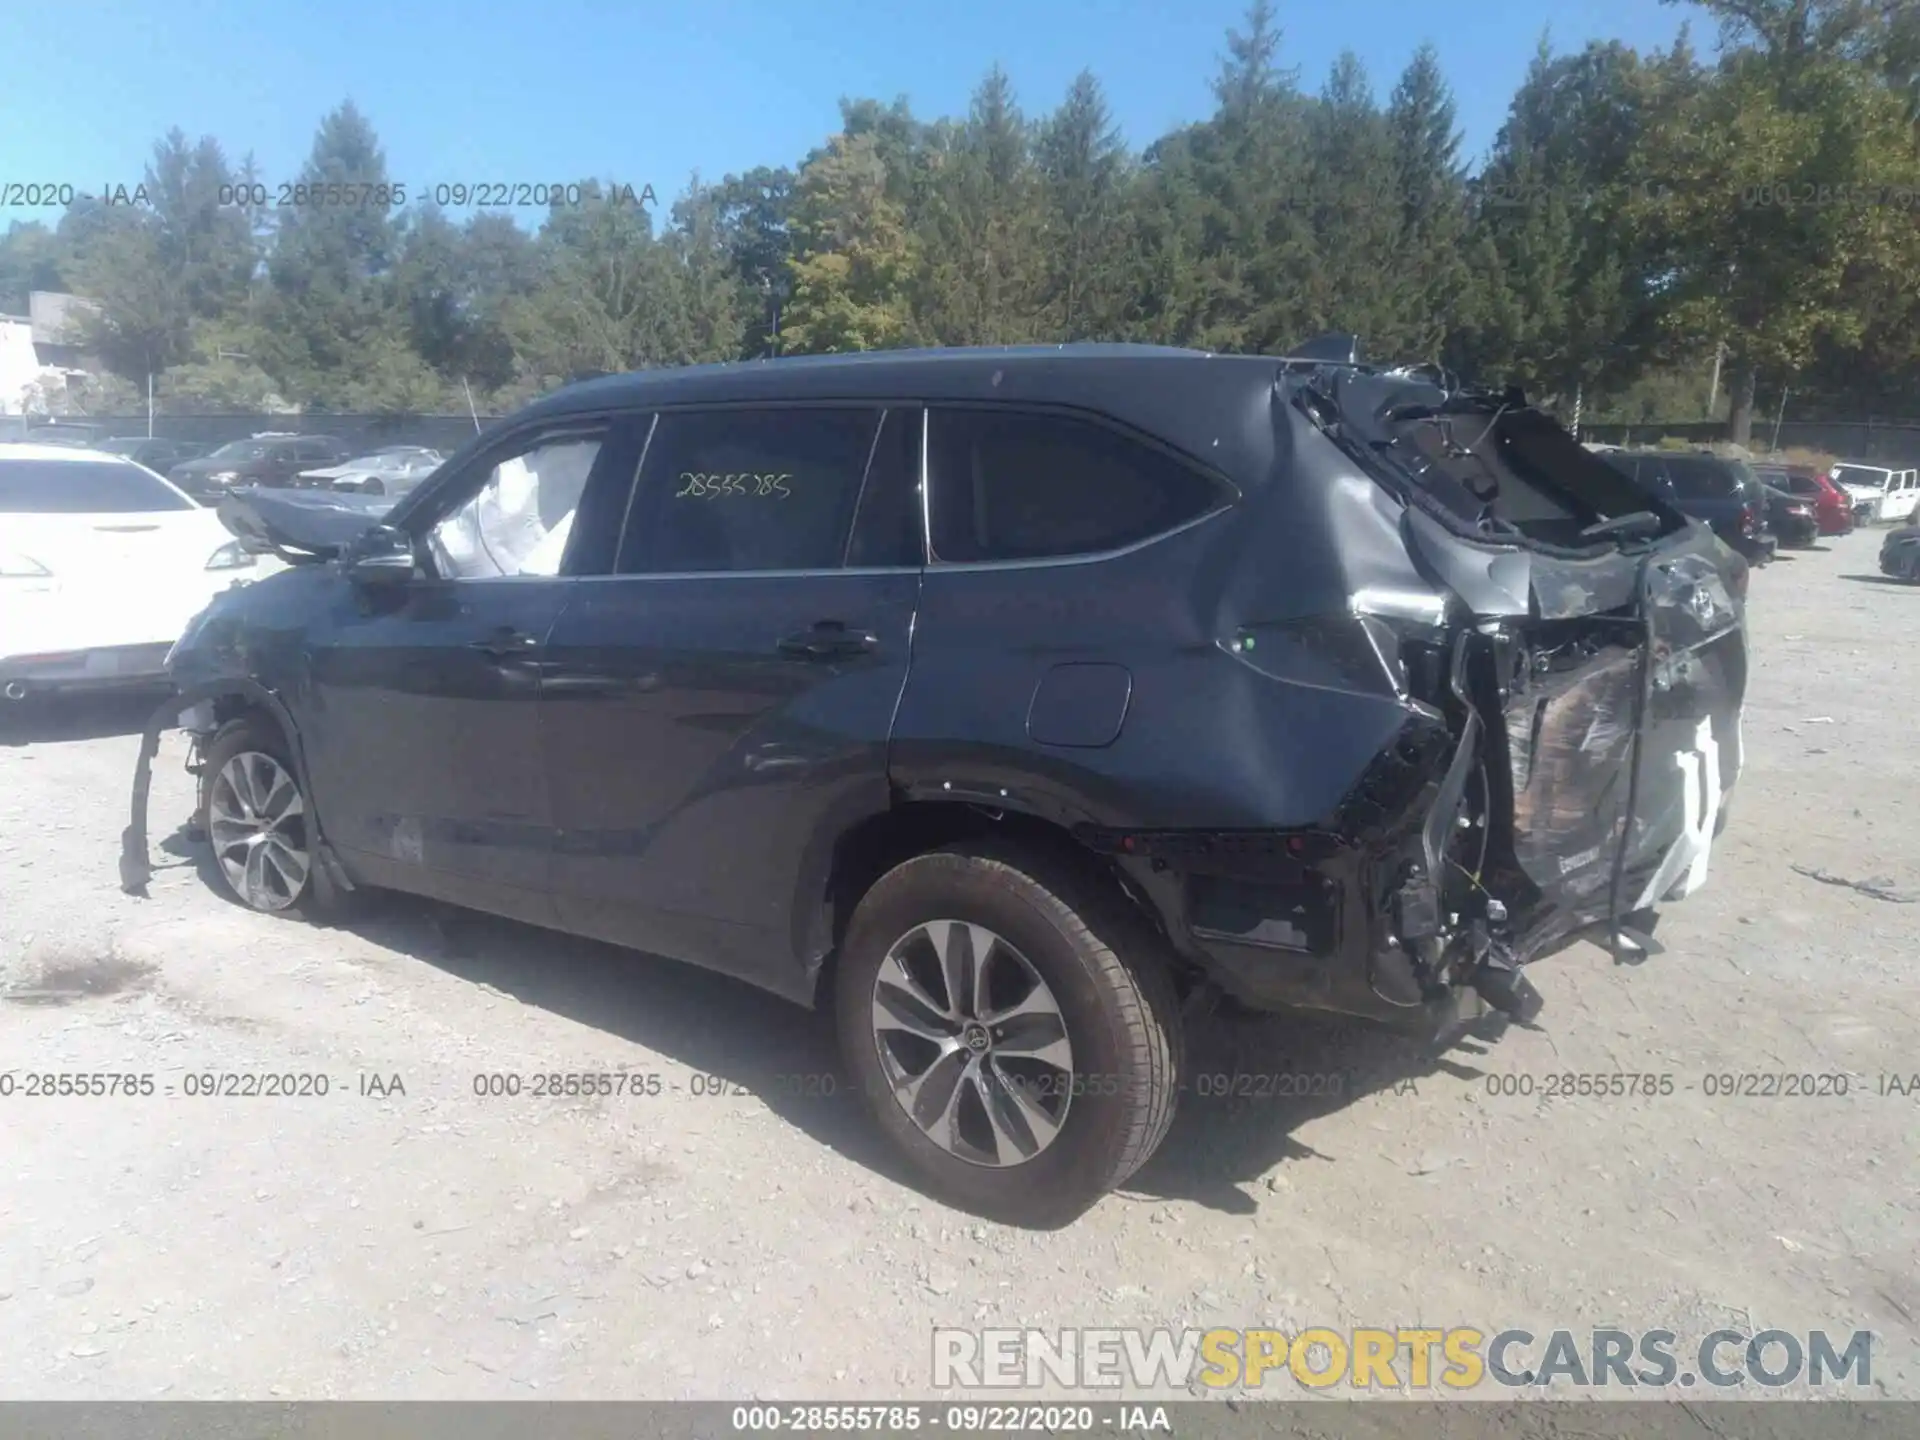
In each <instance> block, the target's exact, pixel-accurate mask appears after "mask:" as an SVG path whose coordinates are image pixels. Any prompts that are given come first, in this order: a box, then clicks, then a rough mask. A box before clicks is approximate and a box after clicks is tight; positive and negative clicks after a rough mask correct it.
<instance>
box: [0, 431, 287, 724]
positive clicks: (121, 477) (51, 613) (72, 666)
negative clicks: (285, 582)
mask: <svg viewBox="0 0 1920 1440" xmlns="http://www.w3.org/2000/svg"><path fill="white" fill-rule="evenodd" d="M274 568H279V567H278V566H277V565H276V566H274ZM265 569H266V567H265V566H264V565H263V563H262V562H261V560H260V559H259V558H258V557H256V556H255V555H253V554H251V553H250V552H248V551H247V550H245V549H243V548H242V547H241V545H240V542H239V541H237V540H235V539H234V538H233V536H232V535H230V534H229V533H228V532H227V530H226V527H224V526H223V525H222V524H221V523H220V517H219V516H218V515H217V514H215V513H214V512H213V511H212V510H209V509H206V508H204V507H202V506H201V505H199V504H197V503H196V502H195V501H193V500H192V499H190V498H188V496H187V495H186V493H185V492H184V491H182V490H180V489H179V488H177V487H176V486H174V485H171V484H169V483H168V482H167V481H165V480H163V479H161V478H160V477H159V476H158V475H156V474H154V473H153V471H151V470H149V469H147V468H146V467H145V466H144V465H137V464H135V463H134V462H133V461H131V460H129V459H127V458H126V457H124V456H121V455H110V454H107V453H105V452H102V451H97V450H83V449H77V448H74V447H72V446H65V445H32V444H0V695H4V696H5V697H6V699H8V700H20V699H23V698H25V697H26V696H28V695H31V694H35V693H39V692H44V691H63V690H84V689H101V688H110V687H114V686H122V685H143V684H155V683H159V682H162V681H163V680H164V679H165V670H164V668H163V662H164V661H165V659H166V655H167V651H168V649H169V648H171V646H172V645H173V642H174V641H175V640H176V639H178V638H179V636H180V632H181V631H182V630H183V629H185V628H186V623H187V621H188V620H190V619H192V618H193V616H195V615H197V614H198V613H199V612H200V611H201V610H202V609H204V608H205V607H206V605H207V603H208V602H209V601H211V600H212V599H213V597H214V596H215V595H216V594H217V593H218V592H220V591H222V590H225V589H227V588H228V587H230V586H231V585H232V584H233V583H234V582H235V581H236V580H247V579H252V578H254V577H255V576H257V575H260V574H263V573H265Z"/></svg>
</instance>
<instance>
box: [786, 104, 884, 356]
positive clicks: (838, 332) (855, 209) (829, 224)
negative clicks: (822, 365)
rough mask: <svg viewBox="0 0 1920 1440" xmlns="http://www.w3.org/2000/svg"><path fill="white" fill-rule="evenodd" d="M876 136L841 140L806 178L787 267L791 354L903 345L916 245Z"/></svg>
mask: <svg viewBox="0 0 1920 1440" xmlns="http://www.w3.org/2000/svg"><path fill="white" fill-rule="evenodd" d="M887 188H888V174H887V165H886V161H885V160H884V158H883V157H882V155H881V153H880V146H879V144H878V142H877V141H876V139H875V138H874V137H873V136H872V135H861V136H855V137H848V136H846V135H844V134H842V135H836V136H834V138H833V139H832V140H831V141H829V142H828V145H827V149H826V150H825V151H824V152H823V153H820V154H817V155H816V156H815V157H814V158H813V159H812V160H810V161H809V162H808V163H807V165H806V167H805V168H804V169H803V170H802V171H801V172H800V179H799V183H798V185H797V186H796V187H795V197H794V210H793V219H792V224H791V229H792V234H793V246H794V253H793V257H792V259H791V260H790V261H789V262H788V266H789V269H790V271H791V273H792V277H793V299H792V301H791V302H790V304H789V306H788V310H787V319H786V323H785V327H784V332H783V340H784V343H785V348H787V349H789V350H794V351H801V352H805V351H815V352H837V351H850V350H875V349H882V348H885V347H887V346H893V345H901V344H905V343H907V341H908V339H909V337H910V335H911V333H912V326H913V314H912V306H911V302H910V298H909V292H908V287H909V286H910V284H911V282H912V278H913V274H914V269H915V265H916V255H915V245H914V242H913V238H912V236H911V235H910V234H909V233H908V230H907V224H906V216H905V213H904V209H903V207H902V205H901V204H900V203H899V202H898V201H896V200H894V199H893V198H891V197H890V196H889V195H888V193H887Z"/></svg>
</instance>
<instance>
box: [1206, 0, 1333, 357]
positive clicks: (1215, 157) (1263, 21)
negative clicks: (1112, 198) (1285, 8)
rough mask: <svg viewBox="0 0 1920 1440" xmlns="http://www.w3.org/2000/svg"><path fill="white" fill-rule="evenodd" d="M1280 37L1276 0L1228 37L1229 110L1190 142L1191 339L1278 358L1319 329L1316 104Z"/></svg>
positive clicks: (1225, 84) (1218, 85)
mask: <svg viewBox="0 0 1920 1440" xmlns="http://www.w3.org/2000/svg"><path fill="white" fill-rule="evenodd" d="M1280 38H1281V37H1280V29H1279V26H1278V25H1277V24H1276V23H1275V22H1274V18H1273V7H1272V5H1271V4H1270V3H1269V0H1254V3H1253V5H1252V6H1251V8H1250V9H1249V10H1248V12H1247V19H1246V29H1245V30H1244V31H1229V32H1228V35H1227V58H1226V59H1225V61H1224V62H1223V63H1222V65H1221V68H1220V72H1219V74H1218V76H1216V78H1215V80H1214V86H1213V88H1214V94H1215V96H1216V97H1217V98H1218V101H1219V109H1218V110H1217V112H1216V113H1215V115H1214V116H1213V118H1212V119H1211V120H1210V121H1208V122H1207V123H1206V124H1205V125H1201V126H1195V127H1193V128H1192V129H1191V130H1190V131H1188V132H1187V136H1186V142H1185V143H1186V146H1187V150H1188V153H1189V154H1190V155H1191V157H1192V163H1193V175H1194V180H1195V182H1196V189H1197V191H1198V197H1199V200H1200V219H1201V224H1200V235H1199V245H1198V254H1197V256H1196V257H1195V263H1196V268H1197V270H1198V283H1199V288H1200V295H1199V301H1200V303H1199V311H1200V313H1199V316H1198V324H1197V325H1196V326H1195V328H1194V333H1193V334H1192V337H1191V339H1192V343H1194V344H1197V345H1200V346H1202V347H1204V348H1207V349H1214V350H1248V351H1254V352H1256V353H1274V352H1277V351H1281V350H1284V349H1285V348H1286V347H1287V346H1288V345H1289V344H1291V343H1292V342H1294V341H1296V340H1299V339H1301V338H1304V333H1303V332H1306V331H1308V330H1309V329H1310V328H1311V323H1312V312H1311V310H1310V308H1309V306H1308V304H1307V303H1306V302H1305V300H1304V296H1305V295H1306V294H1307V293H1308V292H1309V290H1310V289H1311V286H1312V277H1313V274H1314V271H1315V268H1316V266H1317V265H1318V261H1319V257H1318V254H1317V252H1316V248H1315V245H1314V237H1313V232H1312V227H1311V220H1310V217H1309V213H1308V207H1309V206H1310V205H1311V203H1312V194H1313V188H1312V176H1311V173H1310V171H1309V169H1308V165H1307V161H1306V158H1305V157H1306V155H1307V152H1308V141H1307V133H1306V132H1307V120H1306V114H1307V106H1306V105H1305V103H1304V102H1303V101H1302V99H1301V97H1300V94H1299V91H1298V88H1297V85H1296V80H1295V76H1294V73H1293V72H1292V71H1289V70H1282V69H1280V68H1279V67H1278V66H1277V65H1276V64H1275V60H1276V57H1277V56H1278V54H1279V49H1280Z"/></svg>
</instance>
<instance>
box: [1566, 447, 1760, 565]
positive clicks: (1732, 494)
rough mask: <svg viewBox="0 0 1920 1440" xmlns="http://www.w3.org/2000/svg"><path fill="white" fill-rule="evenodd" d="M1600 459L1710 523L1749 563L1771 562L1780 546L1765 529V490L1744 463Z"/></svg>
mask: <svg viewBox="0 0 1920 1440" xmlns="http://www.w3.org/2000/svg"><path fill="white" fill-rule="evenodd" d="M1600 458H1601V459H1603V460H1605V461H1606V462H1607V463H1608V464H1609V465H1612V466H1613V467H1614V468H1615V469H1616V470H1618V471H1620V472H1621V473H1622V474H1624V475H1629V476H1632V477H1633V479H1634V482H1635V483H1636V484H1638V485H1639V486H1641V487H1642V488H1643V489H1644V490H1646V491H1647V492H1648V493H1650V494H1653V495H1657V496H1659V497H1660V498H1661V499H1663V500H1665V501H1666V502H1667V503H1668V504H1669V505H1672V506H1673V507H1674V508H1676V509H1678V510H1681V511H1684V512H1685V513H1686V514H1688V515H1692V516H1694V517H1695V518H1696V519H1700V520H1704V521H1706V522H1707V524H1708V525H1710V526H1712V527H1713V533H1714V534H1716V535H1718V536H1719V537H1720V538H1721V539H1722V540H1724V541H1725V542H1726V543H1727V544H1728V545H1730V546H1732V547H1733V549H1735V550H1736V551H1738V552H1739V553H1740V554H1741V555H1742V556H1743V557H1745V558H1746V559H1747V560H1748V561H1749V562H1750V563H1752V564H1755V565H1764V564H1766V563H1767V562H1768V561H1769V560H1771V559H1772V558H1773V552H1774V550H1775V548H1776V547H1777V545H1778V544H1779V541H1778V539H1777V538H1776V537H1775V535H1774V534H1773V531H1772V530H1771V529H1769V528H1768V525H1767V497H1766V487H1765V486H1763V485H1762V484H1761V483H1760V477H1759V476H1758V475H1756V474H1754V472H1753V470H1752V468H1751V467H1750V466H1748V465H1747V463H1746V462H1745V461H1744V460H1735V459H1730V458H1728V457H1726V456H1721V455H1715V454H1712V453H1710V452H1708V451H1705V450H1610V451H1607V452H1606V453H1604V454H1603V455H1602V456H1601V457H1600Z"/></svg>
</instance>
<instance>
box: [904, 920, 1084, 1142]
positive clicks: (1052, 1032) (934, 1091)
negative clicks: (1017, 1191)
mask: <svg viewBox="0 0 1920 1440" xmlns="http://www.w3.org/2000/svg"><path fill="white" fill-rule="evenodd" d="M872 1019H873V1038H874V1043H875V1045H876V1047H877V1048H878V1050H879V1054H880V1066H881V1069H882V1070H883V1072H884V1073H885V1074H886V1077H887V1081H888V1083H889V1084H890V1085H891V1086H892V1088H893V1098H894V1099H895V1100H896V1101H897V1102H898V1103H899V1105H900V1108H901V1109H902V1110H904V1111H906V1113H907V1115H908V1117H909V1118H910V1119H911V1120H912V1121H913V1123H914V1124H915V1125H916V1126H917V1127H919V1129H920V1131H921V1133H922V1134H924V1135H925V1136H926V1137H927V1138H928V1139H929V1140H931V1141H933V1142H934V1144H936V1145H938V1146H939V1147H940V1148H941V1149H943V1150H945V1151H946V1152H947V1153H948V1154H950V1155H953V1156H955V1157H957V1158H958V1159H961V1160H965V1161H968V1162H969V1163H971V1164H975V1165H984V1166H997V1167H1005V1166H1011V1165H1020V1164H1024V1163H1026V1162H1027V1161H1029V1160H1032V1159H1033V1158H1034V1157H1035V1156H1036V1155H1038V1154H1040V1153H1041V1152H1042V1151H1043V1150H1045V1149H1046V1148H1047V1147H1048V1146H1049V1145H1051V1144H1052V1143H1053V1142H1054V1140H1055V1139H1056V1138H1057V1137H1058V1136H1059V1134H1060V1130H1061V1127H1062V1126H1063V1125H1064V1124H1065V1123H1066V1118H1067V1110H1068V1108H1069V1106H1070V1105H1071V1104H1072V1101H1073V1092H1074V1090H1075V1088H1076V1083H1075V1075H1074V1069H1073V1045H1072V1042H1071V1040H1069V1038H1068V1036H1067V1022H1066V1017H1065V1016H1064V1015H1063V1014H1062V1013H1061V1009H1060V1003H1059V1001H1058V1000H1057V999H1056V998H1055V997H1054V994H1053V991H1052V990H1051V989H1050V988H1048V986H1047V982H1046V981H1045V980H1043V979H1042V978H1041V976H1040V972H1039V971H1038V970H1036V969H1035V968H1034V966H1033V963H1032V962H1031V961H1030V960H1028V959H1027V957H1026V956H1025V955H1023V954H1021V953H1020V951H1019V950H1018V949H1017V948H1016V947H1015V946H1013V945H1012V944H1011V943H1009V942H1008V941H1007V940H1006V939H1005V938H1003V937H1002V936H1000V935H997V934H995V933H994V932H993V931H991V930H989V929H987V928H986V927H985V926H982V925H972V924H968V923H966V922H964V921H959V920H929V921H927V922H926V923H924V924H922V925H917V926H915V927H914V928H913V929H912V930H909V931H908V932H907V933H906V934H905V935H902V936H901V937H900V938H899V939H898V940H896V941H895V942H894V943H893V945H892V947H891V948H890V949H889V950H888V951H887V956H886V959H885V960H883V961H882V962H881V965H880V970H879V973H878V974H877V975H876V976H875V977H874V982H873V999H872Z"/></svg>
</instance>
